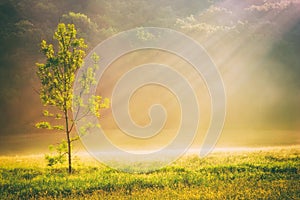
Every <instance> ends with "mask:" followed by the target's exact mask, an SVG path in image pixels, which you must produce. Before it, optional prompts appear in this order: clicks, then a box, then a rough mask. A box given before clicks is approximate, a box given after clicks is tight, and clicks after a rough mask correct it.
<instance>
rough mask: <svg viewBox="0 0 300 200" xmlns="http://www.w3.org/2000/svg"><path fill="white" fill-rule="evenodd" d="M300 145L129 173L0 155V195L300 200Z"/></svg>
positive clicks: (84, 161)
mask: <svg viewBox="0 0 300 200" xmlns="http://www.w3.org/2000/svg"><path fill="white" fill-rule="evenodd" d="M299 153H300V149H299V148H285V149H273V150H263V151H253V152H219V153H213V154H211V155H209V156H208V157H206V158H202V159H200V158H198V157H196V156H186V157H184V158H182V159H180V160H178V161H177V162H175V163H173V164H172V165H171V166H168V167H165V168H162V169H160V170H157V171H154V172H149V173H138V174H129V173H125V172H119V171H116V170H113V169H110V168H108V167H105V166H103V165H100V164H98V163H97V162H96V161H93V160H92V159H89V158H80V159H79V158H78V159H77V160H76V162H75V164H74V168H75V171H74V173H73V174H72V175H68V174H67V172H66V168H65V167H63V166H61V167H56V168H50V167H46V163H45V161H44V159H43V157H0V199H300V175H299V172H300V156H299V155H300V154H299Z"/></svg>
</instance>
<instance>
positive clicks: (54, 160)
mask: <svg viewBox="0 0 300 200" xmlns="http://www.w3.org/2000/svg"><path fill="white" fill-rule="evenodd" d="M49 150H50V151H51V152H52V154H46V155H45V159H46V160H47V165H48V166H50V167H51V166H54V165H56V164H63V163H65V162H66V161H67V155H68V143H67V141H66V140H62V141H61V142H60V143H59V144H58V145H56V146H55V147H54V146H53V145H50V146H49Z"/></svg>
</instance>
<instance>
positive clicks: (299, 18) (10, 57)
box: [0, 0, 300, 154]
mask: <svg viewBox="0 0 300 200" xmlns="http://www.w3.org/2000/svg"><path fill="white" fill-rule="evenodd" d="M50 8H51V9H50ZM299 13H300V2H299V1H287V0H274V1H256V0H248V1H243V2H238V3H237V1H229V0H224V1H184V0H177V1H163V2H162V1H147V0H144V1H134V0H131V1H127V2H122V1H117V0H115V1H109V2H108V1H98V2H95V1H85V2H81V1H75V2H74V1H65V3H63V4H60V3H57V2H54V1H53V2H51V1H50V2H39V3H36V1H34V0H32V1H29V2H28V3H25V2H24V1H21V2H18V1H8V0H6V1H2V2H1V3H0V17H1V19H3V20H2V22H0V26H1V31H0V42H1V47H0V84H1V85H0V113H1V114H2V115H1V117H0V154H21V153H39V152H45V151H47V147H48V145H49V144H53V143H56V142H57V141H59V140H60V139H61V138H63V137H64V135H60V134H59V133H50V132H48V131H46V132H45V131H41V130H37V129H35V128H34V124H35V123H36V122H38V121H39V120H41V119H42V114H41V112H42V110H43V109H44V108H43V106H42V105H41V103H40V99H39V95H38V94H37V92H36V91H37V90H38V89H39V82H38V79H37V77H36V75H35V70H36V67H35V63H36V62H43V58H42V55H41V53H40V52H39V42H40V41H41V39H46V40H47V41H49V42H52V41H53V40H52V34H53V32H54V29H55V26H56V24H57V23H58V22H60V21H62V22H66V23H68V22H72V23H75V25H76V27H78V32H79V36H81V37H84V38H85V40H86V41H87V43H88V45H89V49H88V51H90V50H91V49H93V48H94V47H95V46H96V45H97V44H98V43H99V42H101V41H103V40H104V39H106V38H108V37H110V36H111V35H113V34H115V33H119V32H121V31H124V30H128V29H131V28H135V27H142V26H144V27H146V26H158V27H168V28H172V29H175V30H177V31H180V32H183V33H185V34H186V35H188V36H190V37H191V38H193V39H194V40H196V41H197V42H198V43H199V44H200V45H202V46H203V47H204V48H205V49H206V51H207V53H208V54H209V55H210V57H211V59H212V60H213V61H214V63H215V64H216V66H217V68H218V69H219V71H220V74H221V76H222V78H223V81H224V86H225V89H226V97H227V108H226V110H227V112H226V121H225V124H224V130H223V133H222V135H221V137H220V139H219V142H218V143H217V147H242V146H256V147H257V146H272V145H274V146H278V145H293V144H299V142H300V136H299V131H300V104H299V102H300V79H299V77H300V65H299V63H300V62H299V55H300V14H299ZM150 61H151V62H154V61H157V62H160V63H162V62H163V63H165V64H168V65H171V66H172V67H174V68H175V69H177V70H179V71H181V72H182V73H183V74H185V75H186V76H187V79H188V80H189V81H190V82H191V84H192V86H193V88H194V89H195V90H196V91H197V97H198V98H199V99H200V101H199V104H200V106H201V107H202V110H201V122H200V128H199V134H198V136H197V138H196V139H195V141H194V143H193V146H194V147H199V146H200V145H201V143H202V141H203V137H204V135H205V130H206V129H207V127H208V126H209V123H210V115H211V113H210V108H211V107H210V106H211V105H210V97H209V93H208V91H207V88H206V85H205V82H204V80H202V81H201V80H200V81H199V80H198V79H195V78H194V77H193V75H194V71H193V69H192V66H190V65H189V63H187V62H186V61H184V60H182V59H180V58H178V57H176V56H175V55H172V54H168V53H166V52H160V51H154V50H152V51H151V50H149V51H142V52H139V53H132V54H129V55H125V56H123V57H121V58H119V59H118V60H117V61H115V62H114V63H113V64H112V65H111V66H110V68H109V69H108V70H107V71H106V72H105V73H106V75H105V76H104V77H105V78H104V79H103V80H101V82H100V83H99V86H98V92H99V94H101V95H103V96H106V97H109V98H110V97H111V94H112V89H113V86H114V84H115V83H116V81H117V80H118V77H120V76H121V75H122V74H123V73H124V72H125V71H126V70H129V69H131V68H132V67H134V66H137V65H140V64H143V63H147V62H150ZM100 67H101V66H100ZM162 96H163V97H164V98H162ZM132 100H133V102H132V103H131V105H130V109H131V112H132V116H133V118H134V119H135V120H136V122H137V123H138V124H141V125H145V124H147V123H149V119H148V118H147V111H145V109H146V110H147V109H148V107H149V106H151V105H152V104H153V103H157V102H159V103H161V104H162V105H165V106H166V110H167V111H168V116H170V118H168V119H167V124H166V127H165V128H166V130H165V133H164V134H162V135H161V136H158V137H157V138H153V143H155V144H158V146H159V145H163V144H164V143H165V142H166V141H168V140H169V139H170V138H172V137H173V136H174V134H175V133H176V131H173V130H175V129H176V128H177V127H178V121H179V118H180V111H179V109H178V104H177V103H176V100H174V96H172V94H171V93H169V92H168V91H165V90H164V89H163V88H157V87H156V86H148V87H145V88H142V89H141V90H140V91H139V92H137V93H136V94H135V96H133V98H132ZM103 112H104V113H102V114H103V115H102V116H103V117H102V118H100V124H101V125H102V127H103V129H104V130H106V131H107V135H108V137H110V139H111V140H113V141H115V142H116V143H118V145H120V146H122V147H124V148H133V147H134V148H137V149H142V147H143V146H144V145H145V144H144V143H143V142H140V143H139V142H137V141H132V140H130V138H126V137H125V136H123V135H122V132H120V131H119V132H118V129H117V127H116V124H115V122H114V120H113V116H112V114H111V110H107V111H103ZM74 134H75V133H74ZM79 146H80V145H79ZM157 148H159V147H157ZM79 149H81V147H79Z"/></svg>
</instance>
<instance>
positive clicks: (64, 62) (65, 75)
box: [36, 23, 109, 173]
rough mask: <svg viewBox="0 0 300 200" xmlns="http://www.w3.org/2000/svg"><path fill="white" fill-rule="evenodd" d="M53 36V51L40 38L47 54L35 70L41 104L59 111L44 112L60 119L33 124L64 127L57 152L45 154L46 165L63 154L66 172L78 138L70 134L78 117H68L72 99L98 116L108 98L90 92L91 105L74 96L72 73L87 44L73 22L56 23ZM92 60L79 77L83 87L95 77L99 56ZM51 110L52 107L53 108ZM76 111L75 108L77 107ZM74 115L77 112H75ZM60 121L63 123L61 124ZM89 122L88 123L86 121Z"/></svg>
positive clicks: (70, 163) (58, 128) (57, 127)
mask: <svg viewBox="0 0 300 200" xmlns="http://www.w3.org/2000/svg"><path fill="white" fill-rule="evenodd" d="M54 39H55V40H56V41H57V42H58V47H57V51H55V49H54V47H53V45H52V44H47V42H46V41H45V40H43V41H42V42H41V51H42V53H43V54H44V55H45V57H46V62H45V63H37V67H38V71H37V75H38V77H39V79H40V81H41V88H40V91H39V92H40V99H41V101H42V103H43V105H44V106H50V107H54V109H55V110H57V111H58V113H56V114H52V113H51V112H49V111H48V110H45V111H44V112H43V115H44V116H45V117H52V118H54V119H56V120H59V122H60V124H58V125H57V124H56V125H52V124H51V123H52V122H53V120H52V121H51V120H50V122H51V123H50V122H49V120H48V121H42V122H39V123H37V124H36V127H37V128H44V129H54V130H59V131H63V132H64V133H65V135H66V140H63V141H62V142H61V143H60V144H59V145H58V146H57V147H56V150H57V152H58V155H57V156H54V157H51V156H49V155H48V156H46V159H47V160H48V165H53V164H56V163H58V162H59V163H62V162H64V161H65V160H66V159H64V158H65V157H64V156H65V155H67V157H68V158H67V160H68V172H69V173H72V146H71V143H72V142H73V141H76V140H78V139H79V137H75V136H72V135H71V132H72V130H73V128H74V125H75V122H76V120H77V119H73V118H72V117H71V113H72V112H73V111H72V101H73V98H76V100H77V101H78V102H81V105H80V106H81V107H82V108H84V109H86V110H87V112H86V114H94V115H96V116H97V117H99V116H100V114H99V110H100V109H101V108H107V107H108V105H109V100H108V99H107V98H104V99H103V98H102V97H101V96H92V97H91V99H92V100H90V101H89V102H90V105H84V104H83V102H82V101H80V98H81V97H80V96H77V97H75V96H74V94H73V83H74V80H75V75H76V72H77V71H78V69H79V68H80V67H81V66H82V64H83V58H84V56H85V51H84V49H85V48H87V45H86V44H85V42H84V40H83V39H82V38H77V36H76V29H75V26H74V24H68V25H67V26H66V25H65V24H64V23H60V24H58V26H57V30H56V32H55V34H54ZM92 58H93V60H94V62H95V63H94V66H91V67H89V68H88V69H87V72H89V73H86V74H87V76H85V77H86V80H85V81H84V80H82V81H81V82H82V84H86V85H83V86H84V88H89V87H88V84H96V83H95V82H96V81H91V80H93V79H94V74H95V69H96V65H97V61H98V60H99V57H98V56H97V55H95V54H94V55H93V56H92ZM52 110H53V108H52ZM76 112H78V110H77V111H76ZM75 116H76V115H75ZM61 123H62V124H63V125H61ZM89 126H91V125H89Z"/></svg>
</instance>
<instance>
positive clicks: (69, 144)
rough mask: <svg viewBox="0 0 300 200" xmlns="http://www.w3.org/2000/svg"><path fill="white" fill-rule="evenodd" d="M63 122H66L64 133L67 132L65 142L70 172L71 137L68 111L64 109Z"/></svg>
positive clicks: (69, 170)
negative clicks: (66, 143)
mask: <svg viewBox="0 0 300 200" xmlns="http://www.w3.org/2000/svg"><path fill="white" fill-rule="evenodd" d="M64 113H65V120H66V121H65V122H66V134H67V142H68V172H69V174H71V173H72V151H71V150H72V149H71V139H70V131H69V116H68V111H67V110H66V109H65V112H64Z"/></svg>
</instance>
